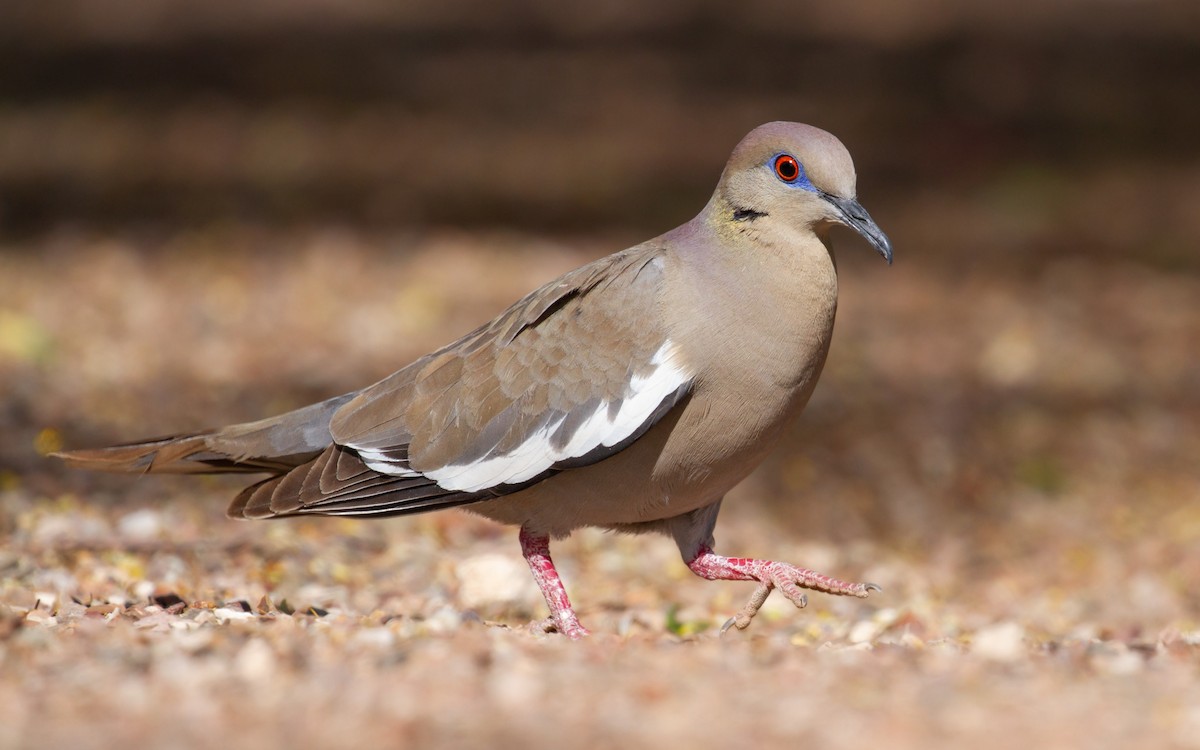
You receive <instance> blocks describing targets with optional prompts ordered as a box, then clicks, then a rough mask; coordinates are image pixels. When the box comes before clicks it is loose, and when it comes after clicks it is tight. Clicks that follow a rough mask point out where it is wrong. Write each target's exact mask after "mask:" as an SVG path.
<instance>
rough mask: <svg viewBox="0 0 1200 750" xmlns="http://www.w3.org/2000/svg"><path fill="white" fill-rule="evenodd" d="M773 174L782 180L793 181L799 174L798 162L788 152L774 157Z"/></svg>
mask: <svg viewBox="0 0 1200 750" xmlns="http://www.w3.org/2000/svg"><path fill="white" fill-rule="evenodd" d="M775 174H777V175H779V179H781V180H783V181H784V182H795V181H796V178H797V177H799V176H800V162H798V161H796V157H794V156H792V155H790V154H782V155H780V156H776V157H775Z"/></svg>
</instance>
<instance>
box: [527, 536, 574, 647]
mask: <svg viewBox="0 0 1200 750" xmlns="http://www.w3.org/2000/svg"><path fill="white" fill-rule="evenodd" d="M519 538H520V540H521V553H522V554H523V555H525V562H527V563H529V570H530V571H531V572H532V573H533V580H534V581H535V582H536V583H537V585H538V588H539V589H541V590H542V596H544V597H546V606H548V607H549V608H550V620H549V621H548V622H547V623H546V624H547V625H549V626H551V627H552V628H553V629H554V630H557V631H558V632H560V633H562V634H563V635H565V636H566V637H568V638H570V639H571V640H578V639H579V638H583V637H584V636H585V635H588V631H587V628H585V627H583V626H582V625H580V624H579V617H578V616H577V615H576V614H575V610H574V609H572V608H571V600H570V599H568V598H567V589H566V587H565V586H563V582H562V578H560V577H559V576H558V571H557V570H556V569H555V568H554V561H553V560H551V559H550V537H549V536H547V535H545V534H535V533H533V532H532V531H530V530H529V529H528V527H525V526H522V527H521V534H520V537H519Z"/></svg>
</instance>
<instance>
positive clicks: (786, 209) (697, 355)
mask: <svg viewBox="0 0 1200 750" xmlns="http://www.w3.org/2000/svg"><path fill="white" fill-rule="evenodd" d="M837 224H843V225H846V226H849V227H851V228H853V229H855V230H857V231H858V232H859V233H860V234H862V235H863V237H865V238H866V240H867V241H868V242H869V243H871V245H872V246H874V248H875V249H876V250H877V251H878V252H879V253H880V254H881V255H882V256H883V257H884V258H885V259H886V260H887V261H888V262H889V263H890V262H891V259H892V248H891V244H890V243H889V241H888V239H887V237H886V236H885V235H884V234H883V232H882V231H880V229H879V227H878V226H876V224H875V222H874V221H872V220H871V217H870V216H869V215H868V214H867V212H866V211H865V210H864V209H863V207H862V206H861V205H860V204H859V203H858V201H857V200H855V176H854V165H853V163H852V162H851V159H850V154H849V153H848V152H847V151H846V149H845V147H844V146H843V145H842V144H841V142H840V141H838V139H837V138H835V137H834V136H832V135H830V134H829V133H826V132H824V131H822V130H819V129H817V128H814V127H811V126H808V125H801V124H798V123H788V122H773V123H768V124H766V125H762V126H760V127H758V128H756V129H755V130H753V131H752V132H751V133H750V134H749V135H747V136H746V137H745V138H744V139H742V141H741V143H739V144H738V145H737V147H736V148H735V149H734V151H733V154H732V156H731V157H730V159H729V163H728V164H727V165H726V167H725V171H724V173H723V174H722V175H721V179H720V182H719V183H718V184H717V189H716V192H715V193H713V196H712V198H711V199H710V200H709V202H708V205H706V206H705V207H704V209H703V210H702V211H701V212H700V213H699V215H697V216H696V217H695V218H694V219H692V220H691V221H689V222H687V223H686V224H683V225H682V226H680V227H678V228H676V229H673V230H671V231H669V232H667V233H666V234H663V235H662V236H660V237H657V238H655V239H652V240H650V241H648V242H645V243H642V244H640V245H637V246H636V247H632V248H629V249H628V250H623V251H621V252H619V253H616V254H614V255H610V256H608V257H606V258H601V259H600V260H597V261H595V262H593V263H589V264H588V265H585V266H583V267H582V268H579V269H577V270H575V271H572V272H571V273H568V274H567V275H565V276H563V277H562V278H560V279H558V280H556V281H552V282H550V283H549V284H546V285H545V286H543V287H542V288H540V289H538V290H536V291H534V292H532V293H531V294H529V295H528V296H527V297H525V298H524V299H522V300H520V301H519V302H517V303H516V304H514V305H513V306H512V307H510V308H509V309H508V310H507V311H505V312H504V313H503V314H501V315H500V316H499V317H498V318H496V319H495V320H493V321H492V322H490V323H488V324H486V325H484V326H482V327H481V328H478V329H477V330H475V331H473V332H471V333H469V334H467V335H466V336H464V337H463V338H461V339H459V340H458V341H455V342H454V343H452V344H450V345H448V346H446V347H444V348H442V349H439V350H438V351H436V352H434V353H432V354H429V355H427V356H425V357H422V358H420V359H418V360H417V361H415V362H413V363H412V364H410V365H408V366H407V367H404V368H403V369H401V370H400V371H398V372H396V373H395V374H393V375H391V376H389V377H387V378H385V379H384V380H381V381H380V382H378V383H375V384H374V385H371V386H369V387H367V388H364V389H363V390H360V391H356V392H353V393H348V394H346V395H343V396H339V397H337V398H333V399H330V400H328V401H324V402H321V403H319V404H313V405H311V406H307V407H304V408H302V409H298V410H296V411H293V412H289V413H287V414H283V415H281V416H278V417H273V418H270V419H265V420H262V421H259V422H251V423H248V424H238V425H232V426H229V427H223V428H221V429H216V430H210V431H207V432H202V433H198V434H192V435H181V436H176V437H170V438H163V439H157V440H148V441H144V442H140V443H135V444H132V445H123V446H118V447H114V448H102V449H98V450H80V451H69V452H64V453H61V454H59V455H60V456H61V457H62V458H63V459H65V460H66V461H67V463H69V464H71V465H73V466H81V467H85V468H89V469H105V470H110V471H129V472H139V473H141V472H163V473H184V474H191V473H198V474H199V473H215V472H251V473H253V472H266V473H269V474H270V475H271V476H270V477H269V478H267V479H265V480H263V481H261V482H259V483H258V484H255V485H252V486H250V487H247V488H246V489H245V490H243V491H242V492H241V494H239V495H238V496H237V498H236V499H235V500H234V501H233V504H232V505H231V506H230V508H229V515H230V516H233V517H237V518H273V517H278V516H297V515H308V514H317V515H346V516H358V517H384V516H394V515H403V514H408V513H422V512H425V511H430V510H438V509H441V508H449V507H454V506H463V507H466V508H467V509H469V510H471V511H474V512H476V513H478V514H480V515H483V516H486V517H488V518H491V519H494V520H496V521H499V522H502V523H507V524H512V525H515V526H519V527H520V541H521V548H522V550H523V552H524V555H525V559H526V561H527V562H528V563H529V567H530V569H531V570H532V571H533V577H534V579H535V580H536V582H537V584H538V586H539V587H540V588H541V591H542V594H543V595H544V596H545V597H546V603H547V604H548V605H549V608H550V615H551V617H550V620H549V621H548V622H547V624H548V626H550V627H553V628H554V629H557V630H558V631H559V632H561V633H563V634H565V635H567V636H569V637H572V638H576V637H580V636H582V635H585V634H586V633H587V631H586V630H585V629H584V628H583V626H581V625H580V624H579V620H578V618H577V617H576V615H575V612H574V611H573V610H572V608H571V604H570V602H569V601H568V599H567V594H566V590H565V589H564V588H563V584H562V581H561V580H560V579H559V577H558V573H557V572H556V571H555V568H554V563H553V562H552V561H551V559H550V552H549V540H550V538H551V537H556V538H561V537H564V536H566V535H568V534H569V533H570V532H571V531H572V530H574V529H577V528H580V527H582V526H598V527H602V528H606V529H615V530H619V531H632V532H642V531H658V532H662V533H666V534H669V535H671V536H672V537H674V539H675V541H676V543H677V544H678V545H679V550H680V552H681V553H682V555H683V559H684V561H685V562H686V563H687V565H688V567H689V568H690V569H691V570H692V571H693V572H695V573H696V574H697V575H699V576H701V577H703V578H707V579H710V580H715V579H723V580H739V581H742V580H753V581H758V582H759V586H758V588H757V589H756V591H755V593H754V595H753V596H752V597H751V599H750V601H749V602H748V603H747V605H746V606H745V607H744V608H743V609H742V610H741V612H739V613H738V615H737V617H736V618H734V620H731V622H732V623H734V624H736V625H737V626H738V627H739V628H744V627H746V626H747V625H748V624H749V622H750V619H751V618H752V617H753V616H754V614H755V612H757V611H758V609H759V607H761V606H762V603H763V602H764V601H765V600H766V597H767V595H768V594H769V593H770V591H771V590H772V589H773V588H776V587H778V588H779V589H781V590H782V591H783V593H784V595H785V596H787V598H788V599H790V600H791V601H792V602H794V603H795V604H796V605H797V606H804V604H805V596H804V593H803V591H802V589H805V588H808V589H815V590H819V591H825V592H828V593H831V594H843V595H851V596H860V597H861V596H866V595H867V594H868V593H869V592H870V591H871V590H877V589H878V587H877V586H874V585H873V584H863V583H847V582H844V581H839V580H836V579H833V578H829V577H827V576H824V575H821V574H819V573H816V572H814V571H811V570H806V569H804V568H799V567H796V566H793V565H789V564H787V563H782V562H773V561H769V560H756V559H744V558H729V557H722V556H720V555H717V554H715V553H714V552H713V551H712V548H713V544H714V542H713V527H714V526H715V524H716V519H717V511H718V509H719V508H720V505H721V500H722V498H723V497H724V495H725V493H726V492H727V491H729V489H730V488H731V487H733V486H734V485H735V484H737V483H738V482H740V481H741V480H742V479H743V478H744V477H745V476H746V475H747V474H749V473H750V471H751V470H752V469H753V468H754V467H755V466H756V465H758V463H759V462H761V461H762V459H763V458H764V456H766V454H767V452H768V451H769V450H770V448H771V445H772V443H773V442H774V441H775V439H776V438H777V437H778V436H779V434H780V432H781V431H782V430H783V429H784V428H785V427H786V426H787V425H788V423H789V422H791V420H792V419H793V418H795V417H796V416H797V415H798V414H799V412H800V410H801V409H802V408H803V407H804V405H805V403H806V402H807V401H808V397H809V394H811V393H812V390H813V387H814V386H815V385H816V382H817V377H818V376H819V375H820V373H821V368H822V366H823V364H824V362H825V355H826V353H827V352H828V350H829V341H830V337H831V335H832V332H833V319H834V311H835V309H836V307H837V273H836V271H835V268H834V261H833V256H832V251H831V247H830V243H829V230H830V229H831V228H832V227H833V226H834V225H837Z"/></svg>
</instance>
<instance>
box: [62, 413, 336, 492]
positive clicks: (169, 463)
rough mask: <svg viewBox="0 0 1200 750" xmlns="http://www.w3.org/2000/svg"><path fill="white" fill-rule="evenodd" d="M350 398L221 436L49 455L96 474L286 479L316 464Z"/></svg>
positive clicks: (208, 434) (206, 434)
mask: <svg viewBox="0 0 1200 750" xmlns="http://www.w3.org/2000/svg"><path fill="white" fill-rule="evenodd" d="M353 397H354V394H353V393H347V394H345V395H342V396H338V397H336V398H331V399H328V400H326V401H322V402H320V403H317V404H312V405H310V406H305V407H303V408H300V409H296V410H295V411H290V412H288V413H286V414H280V415H279V416H277V417H270V418H268V419H262V420H259V421H257V422H248V423H245V424H235V425H230V426H228V427H222V428H221V429H219V430H205V431H203V432H195V433H191V434H187V435H172V436H169V437H161V438H151V439H149V440H141V441H138V442H136V443H129V444H126V445H117V446H113V447H111V448H95V449H89V450H77V451H62V452H59V453H54V454H52V455H54V456H56V457H58V458H61V459H62V460H63V461H65V462H66V463H67V465H68V466H72V467H75V468H80V469H93V470H96V471H123V472H134V473H140V474H223V473H230V472H233V473H261V472H268V473H271V474H284V473H287V472H289V471H291V470H292V469H294V468H296V467H297V466H300V465H302V464H305V463H307V462H309V461H311V460H312V459H314V458H316V457H317V456H318V455H320V454H321V451H323V450H325V448H326V447H327V446H328V445H329V444H330V443H331V442H333V437H332V436H331V435H330V434H329V420H330V418H331V417H332V416H333V413H334V412H335V411H337V410H338V408H339V407H341V406H342V404H345V403H346V402H347V401H349V400H350V399H351V398H353Z"/></svg>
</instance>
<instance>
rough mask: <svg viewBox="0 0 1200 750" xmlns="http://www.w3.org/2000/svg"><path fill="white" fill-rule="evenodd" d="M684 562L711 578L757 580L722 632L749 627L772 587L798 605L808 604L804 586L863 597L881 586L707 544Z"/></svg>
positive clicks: (703, 576)
mask: <svg viewBox="0 0 1200 750" xmlns="http://www.w3.org/2000/svg"><path fill="white" fill-rule="evenodd" d="M687 565H688V568H690V569H691V571H692V572H693V573H695V574H696V575H698V576H700V577H701V578H706V579H708V580H710V581H758V588H756V589H755V590H754V593H753V594H751V595H750V599H749V601H747V602H746V605H745V606H744V607H742V608H741V609H740V610H739V611H738V613H737V614H736V615H734V616H733V617H732V618H730V619H729V621H728V622H726V623H725V625H724V626H722V627H721V632H722V633H724V632H725V631H727V630H729V628H731V627H736V628H737V629H738V630H745V629H746V628H747V627H749V625H750V621H751V620H753V619H754V616H755V615H756V614H758V610H759V609H761V608H762V605H763V604H764V603H765V602H766V601H767V597H768V596H769V595H770V594H771V591H772V589H775V588H778V589H779V590H780V591H782V592H783V595H784V596H786V597H787V598H788V601H790V602H791V603H792V604H795V605H796V606H797V607H804V606H807V605H808V596H807V595H806V594H805V593H804V591H803V589H812V590H814V591H823V592H825V593H827V594H834V595H836V596H856V597H860V598H862V597H866V596H867V595H869V594H870V593H871V592H872V591H882V590H883V589H881V588H880V587H879V586H878V585H877V584H874V583H851V582H847V581H842V580H839V579H837V578H832V577H830V576H827V575H824V574H822V573H818V572H816V571H814V570H809V569H808V568H801V567H798V566H796V565H791V564H789V563H784V562H776V561H774V560H756V559H753V558H745V557H724V556H722V555H718V554H715V553H714V552H713V551H712V550H710V549H708V548H707V547H701V548H700V552H699V554H697V555H696V557H694V558H693V559H692V560H690V561H689V562H688V564H687Z"/></svg>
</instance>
